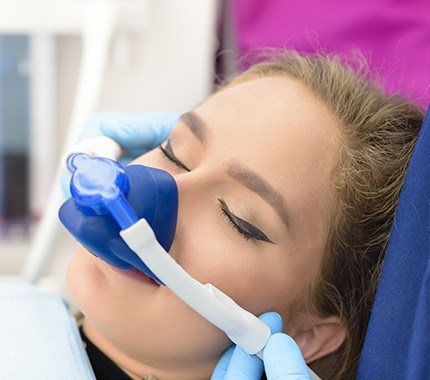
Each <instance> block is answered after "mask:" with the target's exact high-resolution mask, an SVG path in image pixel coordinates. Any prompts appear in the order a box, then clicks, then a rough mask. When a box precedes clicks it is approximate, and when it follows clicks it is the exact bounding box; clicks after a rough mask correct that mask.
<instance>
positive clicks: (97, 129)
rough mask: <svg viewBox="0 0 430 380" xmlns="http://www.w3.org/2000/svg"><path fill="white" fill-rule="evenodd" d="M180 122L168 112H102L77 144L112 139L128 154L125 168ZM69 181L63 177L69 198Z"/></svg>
mask: <svg viewBox="0 0 430 380" xmlns="http://www.w3.org/2000/svg"><path fill="white" fill-rule="evenodd" d="M178 120H179V115H178V114H174V113H167V112H163V113H162V112H144V113H128V114H127V113H119V112H102V113H98V114H96V115H94V116H93V117H91V118H90V119H89V120H88V122H87V123H86V125H85V128H84V130H83V131H82V133H81V135H80V136H79V139H78V141H77V142H79V141H82V140H86V139H91V138H95V137H99V136H102V135H104V136H107V137H111V138H113V139H114V140H115V141H116V142H118V143H119V145H121V147H122V148H123V150H124V151H125V156H123V157H121V159H120V162H121V163H122V164H123V165H125V164H127V163H129V162H130V161H131V160H133V159H134V158H136V157H138V156H140V155H141V154H144V153H146V152H148V151H150V150H152V149H154V148H155V147H157V145H159V144H161V143H162V142H163V141H164V140H166V139H167V137H168V136H169V135H170V133H171V132H172V129H173V128H174V127H175V125H176V123H177V122H178ZM69 182H70V176H69V175H67V174H64V175H63V176H62V178H61V187H62V189H63V193H64V195H65V196H66V197H67V198H68V197H70V190H69Z"/></svg>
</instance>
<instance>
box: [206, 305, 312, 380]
mask: <svg viewBox="0 0 430 380" xmlns="http://www.w3.org/2000/svg"><path fill="white" fill-rule="evenodd" d="M260 319H261V320H262V321H263V322H264V323H266V324H267V325H268V326H269V327H270V329H271V330H272V334H273V335H272V336H271V337H270V339H269V341H268V342H267V345H266V347H265V348H264V350H263V356H264V363H263V361H262V360H261V359H259V358H258V357H257V356H255V355H252V356H251V355H248V354H247V353H246V352H245V351H243V350H242V349H241V348H240V347H237V346H232V347H230V348H229V349H228V350H227V351H226V352H225V353H224V355H223V356H222V357H221V359H220V361H219V362H218V364H217V366H216V367H215V371H214V373H213V374H212V377H211V380H238V379H242V380H260V379H261V376H262V375H263V370H265V371H266V376H267V379H268V380H274V379H276V380H293V379H294V380H309V379H310V375H309V371H308V368H307V366H306V363H305V360H304V359H303V356H302V354H301V352H300V349H299V347H298V346H297V344H296V343H295V342H294V340H293V339H292V338H290V337H289V336H288V335H286V334H283V333H281V331H282V319H281V317H280V316H279V314H277V313H273V312H272V313H265V314H263V315H261V316H260Z"/></svg>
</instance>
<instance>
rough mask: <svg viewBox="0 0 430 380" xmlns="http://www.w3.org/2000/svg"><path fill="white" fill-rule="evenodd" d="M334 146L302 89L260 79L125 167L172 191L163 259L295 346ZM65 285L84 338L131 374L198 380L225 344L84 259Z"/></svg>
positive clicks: (188, 312)
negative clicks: (161, 175)
mask: <svg viewBox="0 0 430 380" xmlns="http://www.w3.org/2000/svg"><path fill="white" fill-rule="evenodd" d="M337 141H338V140H337V124H336V121H335V120H334V118H333V117H331V116H330V114H329V112H328V111H327V110H325V109H324V107H323V106H322V105H321V103H319V102H318V101H317V100H316V99H315V98H314V97H313V96H312V95H311V94H310V93H309V92H308V91H307V90H306V89H305V88H304V87H303V86H302V85H301V84H299V83H298V82H296V81H294V80H292V79H288V78H278V77H272V78H262V79H256V80H251V81H248V82H244V83H241V84H237V85H235V86H231V87H227V88H225V89H223V90H222V91H220V92H218V93H216V94H215V95H213V96H211V97H210V98H209V99H208V100H207V101H206V102H204V103H203V104H201V105H200V106H198V107H197V108H196V109H194V110H193V111H192V112H191V113H188V114H185V115H184V116H183V117H182V119H181V121H180V122H179V123H178V125H177V126H176V128H175V130H174V131H173V132H172V134H171V136H170V138H169V140H167V141H166V142H165V143H163V144H162V149H160V148H157V149H155V150H153V151H151V152H149V153H148V154H145V155H143V156H141V157H139V158H138V159H137V160H136V161H135V163H137V164H145V165H148V166H152V167H157V168H161V169H164V170H166V171H168V172H170V173H171V174H172V175H173V176H174V177H175V179H176V181H177V184H178V189H179V211H178V224H177V231H176V235H175V239H174V242H173V245H172V248H171V250H170V254H171V256H172V257H173V258H174V259H175V260H176V261H177V262H178V263H179V264H180V265H181V266H182V267H183V268H184V269H185V270H186V271H187V272H188V273H189V274H190V275H191V276H193V277H194V278H196V279H197V280H198V281H200V282H201V283H212V284H214V285H215V286H216V287H218V288H219V289H221V290H222V291H223V292H225V293H226V294H228V295H229V296H230V297H232V298H233V299H234V300H235V301H236V302H237V303H238V304H239V305H241V306H242V307H244V308H245V309H247V310H249V311H251V312H252V313H254V314H255V315H259V314H261V313H263V312H266V311H278V312H281V313H282V315H283V316H284V324H285V327H286V330H287V331H289V332H290V333H291V334H293V335H294V332H295V331H297V330H298V329H299V328H300V325H301V323H302V322H301V320H302V319H301V318H297V316H298V315H299V314H300V313H301V312H303V309H302V306H303V300H304V297H306V292H307V289H308V288H309V286H310V284H311V283H312V281H315V280H316V277H317V271H318V268H319V265H320V263H321V259H322V254H323V248H324V243H325V239H326V237H327V233H328V218H329V217H330V215H331V214H332V212H333V210H332V207H331V206H330V205H331V202H330V199H331V197H330V194H331V193H330V176H331V171H332V169H333V166H334V162H335V158H336V152H337V151H338V142H337ZM166 154H167V157H166ZM68 285H69V288H70V291H71V294H72V297H73V299H74V301H75V302H76V304H77V306H78V307H79V308H80V309H81V310H82V311H83V313H84V314H85V315H86V327H85V328H86V331H87V333H88V334H89V335H90V337H91V338H93V340H95V341H96V342H98V344H99V346H100V347H102V348H103V350H104V351H106V352H107V353H108V355H110V356H111V357H114V358H115V360H116V361H117V362H118V363H119V364H120V365H122V366H124V367H126V368H128V369H129V370H130V371H131V372H133V373H140V374H143V373H152V374H153V375H155V376H157V375H158V376H159V377H160V378H163V377H168V376H169V374H176V377H175V376H173V377H174V378H180V376H179V374H184V378H192V376H191V375H190V373H192V374H193V375H194V376H195V377H196V378H201V377H205V376H209V373H210V371H211V370H212V368H213V366H214V365H215V363H216V360H217V358H218V357H219V355H221V354H222V352H223V351H224V350H225V349H226V348H227V346H228V345H229V344H230V342H229V340H228V339H227V338H226V336H225V335H224V333H222V332H221V331H219V330H218V329H217V328H216V327H214V326H212V325H211V324H210V323H209V322H207V321H206V320H204V319H203V318H202V317H200V316H199V315H198V314H196V313H195V312H194V311H193V310H192V309H190V308H189V307H188V306H187V305H185V304H184V303H183V302H182V301H181V300H180V299H179V298H177V297H176V296H175V295H174V294H173V293H172V292H171V291H170V290H169V289H167V288H166V287H163V286H158V285H156V284H154V283H151V282H149V281H141V280H137V279H135V278H130V277H129V276H127V275H125V274H124V273H123V272H120V271H118V270H115V269H113V268H112V267H110V266H109V265H108V264H106V263H104V262H103V261H101V260H100V259H98V258H96V257H94V256H93V255H91V254H90V253H88V252H87V251H86V250H84V249H83V248H79V249H78V251H77V252H76V253H75V255H74V256H73V259H72V262H71V265H70V267H69V271H68ZM187 371H190V372H187ZM186 373H188V375H186Z"/></svg>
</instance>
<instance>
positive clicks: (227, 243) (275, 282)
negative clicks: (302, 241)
mask: <svg viewBox="0 0 430 380" xmlns="http://www.w3.org/2000/svg"><path fill="white" fill-rule="evenodd" d="M216 212H217V211H215V210H211V209H210V208H202V209H201V210H198V211H197V212H195V213H193V217H192V218H189V219H188V220H186V221H184V222H183V223H181V225H180V226H179V228H178V232H177V235H176V237H175V241H174V244H173V246H172V250H171V254H172V256H173V257H174V258H175V260H176V261H177V262H178V263H179V264H180V265H181V266H182V267H183V268H184V269H185V270H186V271H187V272H188V273H189V274H190V275H191V276H193V277H194V278H195V279H197V280H198V281H200V282H201V283H203V284H205V283H211V284H213V285H215V286H216V287H217V288H219V289H220V290H222V291H223V292H224V293H226V294H227V295H229V296H230V297H231V298H233V299H234V300H235V302H236V303H238V304H239V305H240V306H242V307H243V308H245V309H246V310H249V311H250V312H252V313H254V314H256V315H260V314H262V313H264V312H266V311H278V312H280V311H281V308H285V306H286V305H287V306H288V305H290V304H292V303H293V302H294V300H295V298H296V297H297V291H296V288H297V287H296V286H295V281H298V279H299V277H300V276H299V274H298V273H295V270H294V268H293V267H292V266H290V265H288V262H287V260H285V259H284V260H283V259H282V253H281V252H274V251H270V252H267V251H266V250H264V249H263V248H261V249H259V248H258V246H257V248H256V247H255V246H253V243H251V242H245V240H243V239H242V238H241V237H240V236H239V235H237V236H235V234H236V232H235V231H230V230H229V229H230V227H228V226H225V225H223V223H224V222H223V221H222V220H221V221H220V220H219V219H220V218H222V217H221V216H220V218H218V217H217V215H216V214H215V216H214V213H216ZM242 240H243V241H242ZM248 246H249V247H248Z"/></svg>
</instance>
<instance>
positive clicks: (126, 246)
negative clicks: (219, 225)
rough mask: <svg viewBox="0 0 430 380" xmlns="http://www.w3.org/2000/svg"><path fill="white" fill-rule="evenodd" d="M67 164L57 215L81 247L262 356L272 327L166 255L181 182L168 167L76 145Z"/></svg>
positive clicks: (92, 144) (92, 143)
mask: <svg viewBox="0 0 430 380" xmlns="http://www.w3.org/2000/svg"><path fill="white" fill-rule="evenodd" d="M106 139H108V138H106V137H104V140H103V142H100V141H94V140H88V141H86V142H83V143H84V144H83V145H82V144H80V145H79V149H82V147H85V151H86V152H87V153H89V152H91V153H90V154H91V155H92V154H94V153H95V149H94V147H95V146H102V148H103V149H104V148H105V147H106V146H107V144H106ZM109 144H111V145H112V146H115V145H117V144H116V142H115V141H113V140H112V141H110V142H109ZM109 144H108V145H109ZM114 148H115V151H120V148H119V147H118V146H116V147H114ZM109 155H110V157H112V156H115V155H114V154H111V153H109ZM65 163H66V167H67V169H68V171H69V172H71V173H72V177H71V180H70V192H71V195H72V197H71V198H70V199H68V200H67V201H66V202H65V203H64V204H63V205H62V206H61V208H60V212H59V215H60V220H61V222H62V223H63V224H64V226H65V227H66V228H67V230H68V231H69V232H70V233H71V234H72V235H73V236H74V237H75V238H76V239H77V240H78V241H79V242H80V243H81V244H82V245H83V246H84V247H86V248H87V249H88V250H89V251H90V252H91V253H93V254H94V255H96V256H98V257H99V258H100V259H102V260H104V261H106V262H107V263H109V264H110V265H113V266H115V267H117V268H120V269H125V270H127V269H133V270H135V269H138V270H140V271H142V272H144V273H145V274H147V275H148V276H150V277H151V278H153V279H154V280H155V281H156V282H158V284H161V286H163V285H164V286H166V287H168V288H169V289H170V290H171V291H172V292H174V293H175V294H176V295H177V296H178V297H179V298H181V299H182V301H184V302H185V303H186V304H187V305H189V306H190V307H191V308H192V309H194V310H195V311H196V312H197V313H199V314H200V315H201V316H203V317H204V318H205V319H206V320H208V321H209V322H211V323H212V324H214V325H215V326H217V327H218V328H220V329H221V330H222V331H224V332H225V333H226V334H227V336H228V337H229V338H230V339H231V340H232V341H233V342H234V343H236V344H237V345H238V346H240V347H242V348H243V349H244V350H245V351H246V352H247V353H249V354H256V355H258V356H259V357H260V358H262V356H263V351H262V350H263V348H264V346H265V345H266V343H267V341H268V339H269V337H270V328H269V327H268V326H267V325H265V324H264V323H263V322H262V321H260V320H259V319H258V318H257V317H256V316H255V315H253V314H251V313H250V312H248V311H246V310H244V309H243V308H241V307H240V306H239V305H238V304H236V303H235V302H234V300H233V299H231V298H230V297H229V296H228V295H226V294H225V293H223V292H222V291H221V290H219V289H218V288H216V287H215V286H214V285H212V284H202V283H200V282H199V281H197V280H196V279H194V278H193V277H191V276H190V275H189V274H188V273H187V272H186V271H185V270H184V269H183V268H182V267H181V266H180V265H178V263H176V261H175V260H174V259H173V258H172V257H171V256H170V255H169V254H168V251H169V249H170V247H171V245H172V242H173V239H174V235H175V229H176V221H177V217H178V187H177V185H176V182H175V179H174V178H173V177H172V176H171V175H170V174H169V173H167V172H165V171H163V170H159V169H154V168H149V167H146V166H142V165H130V166H126V167H122V166H121V165H120V164H119V163H118V162H116V161H115V160H112V159H108V158H102V157H91V156H90V155H88V154H85V153H76V150H75V151H74V152H72V153H70V154H67V155H66V158H65ZM208 265H209V263H208Z"/></svg>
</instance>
